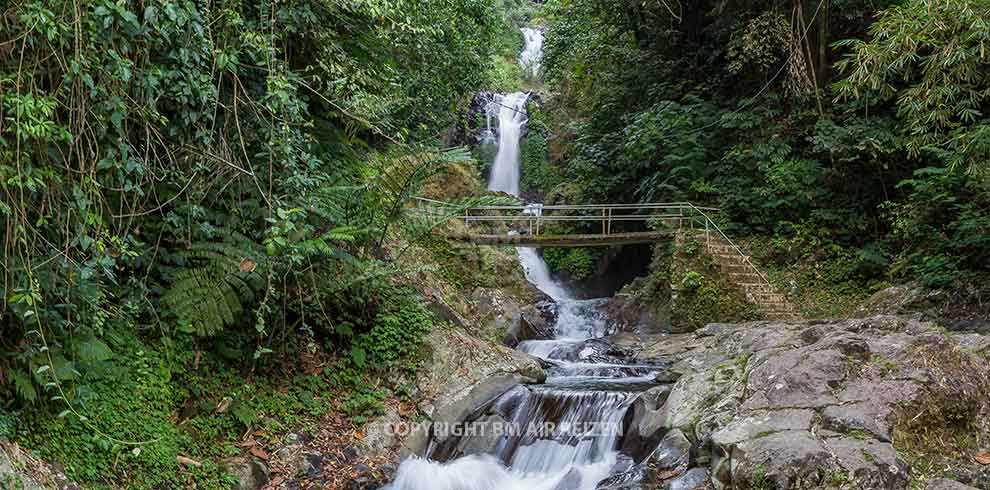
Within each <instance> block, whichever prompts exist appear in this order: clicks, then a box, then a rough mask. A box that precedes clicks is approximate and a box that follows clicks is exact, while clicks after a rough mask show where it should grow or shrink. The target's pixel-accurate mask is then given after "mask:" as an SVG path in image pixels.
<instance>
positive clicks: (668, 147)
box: [545, 0, 990, 290]
mask: <svg viewBox="0 0 990 490" xmlns="http://www.w3.org/2000/svg"><path fill="white" fill-rule="evenodd" d="M545 18H546V19H547V22H548V32H547V34H546V40H547V41H546V42H547V46H546V59H545V70H546V73H545V76H546V79H547V83H548V85H549V86H550V87H551V90H552V91H556V92H557V95H556V96H555V97H553V98H551V99H550V100H549V101H548V104H547V105H548V106H549V107H550V112H551V114H552V116H551V117H550V118H549V119H550V121H551V125H552V126H553V130H554V132H555V133H556V134H555V139H556V141H555V145H556V147H557V148H556V153H558V154H559V156H558V160H560V161H564V162H567V165H566V167H565V168H564V171H565V173H566V180H567V181H569V182H576V186H578V187H579V191H578V194H579V195H578V196H577V197H576V199H578V200H581V201H586V202H636V201H639V202H649V201H660V202H672V201H682V200H686V201H693V202H696V203H701V204H704V205H710V206H717V207H720V208H721V209H722V213H721V215H720V219H721V220H723V221H724V222H725V224H726V228H727V230H729V231H730V232H732V233H734V234H737V235H741V234H750V235H753V236H772V237H774V240H773V241H772V243H774V244H775V245H776V246H775V247H774V248H773V250H772V251H771V252H770V254H769V257H770V258H771V259H777V260H778V261H779V262H780V263H795V262H798V261H801V262H804V263H810V262H811V261H817V262H819V263H827V264H829V266H828V267H827V268H829V269H836V270H839V271H840V272H839V273H835V274H830V275H829V278H828V281H829V282H830V283H850V284H857V285H859V286H858V289H859V290H868V287H863V286H870V285H874V286H876V287H879V285H881V284H883V281H885V280H904V279H915V278H920V279H921V280H923V281H924V282H925V283H926V284H928V285H932V286H942V285H948V284H952V283H954V282H955V281H958V280H965V279H967V278H973V277H975V276H978V275H980V274H984V273H986V272H987V271H988V269H987V264H990V256H988V255H987V254H988V253H990V252H988V250H990V249H988V248H987V246H986V245H987V240H990V234H988V233H987V230H988V229H990V180H988V173H990V172H988V166H987V164H986V159H987V153H986V152H987V146H986V145H987V144H988V142H990V140H988V138H987V135H988V134H990V133H988V132H987V129H986V128H987V121H988V119H987V94H988V93H990V79H988V72H987V70H986V66H987V61H988V56H990V52H988V50H987V49H985V48H986V45H987V35H988V33H990V32H988V26H990V24H988V22H987V19H988V18H990V6H988V5H987V3H986V2H983V1H979V0H951V1H948V2H931V1H926V0H900V1H898V0H881V1H876V0H820V1H815V0H793V1H792V0H787V1H781V0H772V1H758V2H749V1H747V2H741V1H732V0H730V1H722V0H718V1H715V0H712V1H700V2H677V1H672V0H661V1H658V2H637V1H629V0H605V1H599V0H552V1H550V2H548V4H547V8H546V12H545ZM569 185H575V184H569ZM799 259H800V260H799ZM815 269H817V267H815ZM816 278H817V279H819V280H821V277H818V276H816ZM812 279H815V278H812Z"/></svg>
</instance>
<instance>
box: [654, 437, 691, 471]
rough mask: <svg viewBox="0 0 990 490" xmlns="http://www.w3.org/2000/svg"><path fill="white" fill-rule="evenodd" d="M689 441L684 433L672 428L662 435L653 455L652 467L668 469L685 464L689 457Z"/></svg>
mask: <svg viewBox="0 0 990 490" xmlns="http://www.w3.org/2000/svg"><path fill="white" fill-rule="evenodd" d="M690 451H691V441H689V440H688V439H687V437H685V436H684V433H683V432H681V431H679V430H677V429H674V430H672V431H670V432H668V433H667V434H665V435H664V436H663V439H662V440H661V441H660V445H659V446H658V447H657V450H656V452H655V453H654V455H653V458H654V461H655V462H654V464H653V467H654V468H656V469H660V470H669V469H673V468H680V467H682V466H687V464H688V459H689V458H690Z"/></svg>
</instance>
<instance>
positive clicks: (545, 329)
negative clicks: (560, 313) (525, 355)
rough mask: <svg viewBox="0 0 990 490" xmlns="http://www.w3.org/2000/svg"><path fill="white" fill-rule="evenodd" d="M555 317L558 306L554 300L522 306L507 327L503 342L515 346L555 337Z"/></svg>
mask: <svg viewBox="0 0 990 490" xmlns="http://www.w3.org/2000/svg"><path fill="white" fill-rule="evenodd" d="M555 319H556V308H555V304H554V303H553V302H552V301H543V302H540V303H538V304H535V305H527V306H524V307H521V308H520V309H519V310H517V314H516V316H515V317H514V318H511V319H510V320H509V322H508V326H506V327H505V329H506V330H505V336H504V337H503V338H502V343H503V344H504V345H506V346H507V347H512V348H515V347H516V346H518V345H519V343H520V342H524V341H527V340H543V339H550V338H553V325H554V321H555Z"/></svg>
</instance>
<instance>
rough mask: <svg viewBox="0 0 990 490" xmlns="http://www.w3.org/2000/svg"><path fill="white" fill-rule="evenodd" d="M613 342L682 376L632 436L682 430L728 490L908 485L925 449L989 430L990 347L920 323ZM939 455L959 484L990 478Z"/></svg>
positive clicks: (778, 327)
mask: <svg viewBox="0 0 990 490" xmlns="http://www.w3.org/2000/svg"><path fill="white" fill-rule="evenodd" d="M613 340H614V341H616V343H617V344H619V345H621V346H623V347H625V348H634V349H635V348H637V347H638V349H637V350H636V357H637V358H639V359H640V360H644V361H648V360H654V361H660V360H663V361H668V362H673V363H674V364H673V367H672V368H671V369H672V370H673V371H676V372H681V373H683V376H682V377H681V378H680V379H678V380H677V382H676V384H675V385H674V386H673V388H672V390H671V392H670V394H669V395H668V396H667V398H666V401H665V403H663V405H662V406H661V407H660V408H659V409H654V408H653V407H652V406H648V404H647V403H646V400H644V401H642V402H637V405H638V406H637V405H634V407H633V409H632V415H630V416H629V418H630V420H632V421H634V422H635V423H633V424H631V425H630V427H629V434H632V435H635V437H641V435H640V434H641V433H642V432H643V431H644V428H646V429H648V430H649V431H652V432H651V433H671V432H672V431H675V430H677V431H681V432H683V434H684V435H685V436H686V438H687V439H688V440H689V441H690V442H691V443H692V446H693V447H694V448H696V450H697V452H695V451H692V455H696V456H693V457H692V459H691V464H692V465H695V466H700V467H708V468H709V470H710V471H711V483H712V485H713V486H714V487H715V488H718V489H728V488H733V489H747V488H769V487H772V488H777V489H779V490H783V489H789V488H822V487H825V488H862V489H878V490H879V489H906V488H909V486H911V485H913V484H914V483H913V482H912V481H911V476H910V473H909V471H908V468H909V463H910V461H912V459H913V458H923V457H925V454H923V453H924V451H929V449H926V448H925V443H924V442H923V441H928V440H933V439H932V438H935V439H934V440H939V438H944V439H948V440H951V439H952V438H957V437H960V435H959V434H958V433H957V431H958V430H959V429H958V427H972V428H983V429H972V430H985V428H986V427H987V425H986V422H985V417H984V415H983V414H987V413H990V363H988V361H987V358H986V349H987V347H988V346H990V340H988V339H987V338H985V337H984V336H982V335H979V334H965V335H947V334H946V333H945V331H943V330H942V329H940V328H939V327H938V326H936V325H935V324H933V323H929V322H924V321H921V320H919V319H918V318H916V317H900V316H890V315H879V316H874V317H867V318H855V319H846V320H833V321H810V322H787V323H785V322H753V323H747V324H739V325H728V324H711V325H708V326H706V327H705V328H702V329H700V330H698V331H696V332H694V333H693V334H686V335H670V336H654V337H651V336H644V335H631V334H628V333H627V334H620V335H616V336H613ZM926 414H927V415H926ZM932 414H946V415H945V416H944V417H943V416H939V415H932ZM647 415H649V417H647ZM923 416H924V417H923ZM950 418H951V420H953V421H954V422H949V421H948V420H949V419H950ZM653 420H656V421H657V422H656V423H655V424H644V421H653ZM972 430H970V431H969V432H968V433H971V432H972ZM668 431H671V432H668ZM916 431H920V432H918V435H913V434H914V433H915V432H916ZM630 440H632V439H630ZM911 441H914V442H911ZM919 450H920V451H922V453H917V454H916V453H915V452H916V451H919ZM940 458H941V459H940V461H942V462H943V466H944V467H945V468H953V472H954V473H952V475H955V474H961V475H967V474H968V475H976V474H981V473H980V472H981V471H982V470H981V468H979V467H977V466H974V465H975V463H974V462H973V461H972V458H971V457H955V459H953V456H952V454H951V453H949V454H941V455H940ZM919 460H922V459H919ZM967 468H968V469H967ZM649 479H650V477H649V476H646V477H644V478H643V480H644V481H645V480H649ZM965 481H969V480H965ZM946 485H948V484H946Z"/></svg>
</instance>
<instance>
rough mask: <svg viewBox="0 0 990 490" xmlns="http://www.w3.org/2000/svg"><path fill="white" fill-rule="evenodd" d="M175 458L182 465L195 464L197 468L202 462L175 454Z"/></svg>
mask: <svg viewBox="0 0 990 490" xmlns="http://www.w3.org/2000/svg"><path fill="white" fill-rule="evenodd" d="M175 460H176V461H178V462H180V463H182V464H184V465H186V466H195V467H197V468H199V467H200V466H203V463H200V462H199V461H196V460H195V459H189V458H187V457H185V456H176V457H175Z"/></svg>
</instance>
